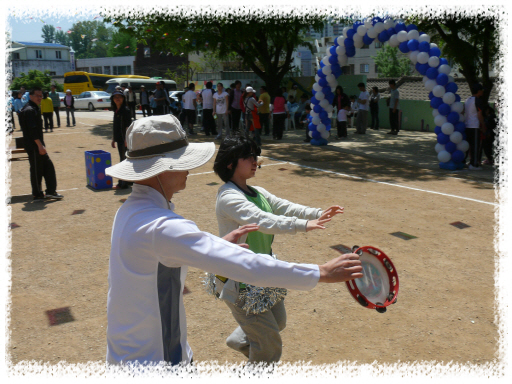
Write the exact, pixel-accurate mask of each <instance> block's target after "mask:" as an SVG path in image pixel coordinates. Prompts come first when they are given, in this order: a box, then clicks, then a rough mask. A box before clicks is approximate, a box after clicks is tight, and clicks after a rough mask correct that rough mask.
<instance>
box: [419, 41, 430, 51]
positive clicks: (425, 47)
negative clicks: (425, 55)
mask: <svg viewBox="0 0 512 384" xmlns="http://www.w3.org/2000/svg"><path fill="white" fill-rule="evenodd" d="M418 50H419V51H420V52H430V43H428V42H426V41H422V42H421V43H420V44H419V45H418Z"/></svg>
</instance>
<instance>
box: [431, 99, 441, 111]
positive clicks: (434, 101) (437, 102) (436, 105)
mask: <svg viewBox="0 0 512 384" xmlns="http://www.w3.org/2000/svg"><path fill="white" fill-rule="evenodd" d="M441 104H443V99H441V98H440V97H434V98H433V99H432V100H430V106H431V107H432V108H434V109H437V108H439V106H440V105H441Z"/></svg>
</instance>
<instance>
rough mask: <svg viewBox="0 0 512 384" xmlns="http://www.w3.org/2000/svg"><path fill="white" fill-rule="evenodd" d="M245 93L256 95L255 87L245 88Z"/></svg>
mask: <svg viewBox="0 0 512 384" xmlns="http://www.w3.org/2000/svg"><path fill="white" fill-rule="evenodd" d="M245 92H247V93H249V92H252V93H256V91H254V89H253V87H247V88H245Z"/></svg>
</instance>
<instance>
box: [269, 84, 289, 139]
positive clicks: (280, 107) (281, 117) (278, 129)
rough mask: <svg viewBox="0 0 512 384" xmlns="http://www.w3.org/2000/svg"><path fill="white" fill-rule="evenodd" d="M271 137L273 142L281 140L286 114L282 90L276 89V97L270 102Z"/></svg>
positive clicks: (286, 109) (286, 107)
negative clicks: (271, 118)
mask: <svg viewBox="0 0 512 384" xmlns="http://www.w3.org/2000/svg"><path fill="white" fill-rule="evenodd" d="M272 115H273V116H272V117H273V120H274V121H273V124H272V136H273V138H274V139H275V140H282V139H283V131H284V122H285V120H286V116H288V115H289V113H288V106H287V105H286V99H285V98H284V97H283V91H282V88H278V89H277V92H276V97H274V100H273V101H272Z"/></svg>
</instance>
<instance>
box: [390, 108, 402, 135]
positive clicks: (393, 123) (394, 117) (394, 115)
mask: <svg viewBox="0 0 512 384" xmlns="http://www.w3.org/2000/svg"><path fill="white" fill-rule="evenodd" d="M398 112H399V110H398V109H397V110H396V111H395V112H393V108H389V125H390V127H391V132H398V131H399V130H400V129H399V127H398Z"/></svg>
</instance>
